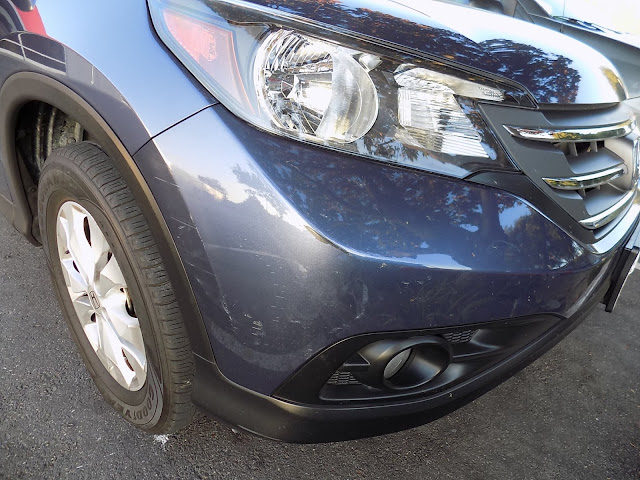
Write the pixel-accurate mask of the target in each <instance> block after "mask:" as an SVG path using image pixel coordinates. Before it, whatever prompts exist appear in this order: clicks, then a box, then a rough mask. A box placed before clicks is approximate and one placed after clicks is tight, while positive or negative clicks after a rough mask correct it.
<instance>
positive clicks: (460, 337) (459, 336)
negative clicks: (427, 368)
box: [442, 330, 478, 343]
mask: <svg viewBox="0 0 640 480" xmlns="http://www.w3.org/2000/svg"><path fill="white" fill-rule="evenodd" d="M477 331H478V330H462V331H461V332H451V333H445V334H444V335H442V336H443V337H444V338H445V340H447V341H448V342H449V343H466V342H468V341H469V340H471V338H472V337H473V336H474V335H475V333H476V332H477Z"/></svg>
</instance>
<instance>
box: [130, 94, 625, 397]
mask: <svg viewBox="0 0 640 480" xmlns="http://www.w3.org/2000/svg"><path fill="white" fill-rule="evenodd" d="M211 129H213V130H215V131H216V132H217V135H216V136H215V137H212V136H208V135H207V134H206V132H207V131H210V130H211ZM154 150H155V152H154ZM161 159H164V161H165V162H167V168H166V170H165V173H164V175H165V176H164V177H159V178H157V180H158V182H162V183H164V184H165V185H166V186H165V187H164V189H163V193H162V195H161V196H159V199H158V200H159V203H160V206H161V208H162V209H163V211H164V212H165V216H166V217H168V218H171V219H172V220H170V222H169V228H170V229H171V230H172V233H173V235H174V236H175V238H177V239H178V240H179V241H178V246H179V248H180V246H181V245H182V248H181V251H180V253H181V256H182V258H183V261H184V262H185V266H186V269H187V272H188V275H189V276H190V278H191V283H192V285H194V290H195V294H196V298H197V300H198V302H199V304H200V309H201V311H202V312H203V316H204V320H205V324H206V327H207V329H208V331H209V334H210V338H211V340H212V342H213V348H214V352H215V355H216V362H217V364H218V367H219V368H220V370H221V371H222V372H223V374H225V375H226V376H228V378H229V379H231V380H232V381H234V382H236V383H239V384H241V385H243V386H246V387H249V388H251V389H254V390H256V391H259V392H261V393H265V394H269V393H271V391H272V390H273V389H274V388H275V387H277V385H278V384H279V383H280V382H282V381H283V380H285V379H286V378H287V377H288V376H289V375H290V374H291V373H293V371H294V370H295V368H296V366H297V365H300V364H301V363H303V362H304V361H305V360H307V359H308V358H310V357H311V356H312V355H313V354H315V353H317V352H318V351H319V350H321V349H322V348H324V347H325V346H326V345H329V344H332V343H334V342H336V341H338V340H341V339H343V338H346V337H348V336H352V335H357V334H360V333H367V332H371V331H385V330H389V331H392V330H410V329H418V328H430V327H444V326H452V325H461V324H465V323H475V322H483V321H491V320H497V319H502V318H510V317H519V316H525V315H534V314H541V313H553V314H556V315H559V316H561V317H567V316H570V315H571V314H572V313H573V312H575V311H576V310H577V309H578V308H580V306H581V305H582V304H583V303H584V301H586V299H587V298H588V296H589V293H590V292H592V291H593V288H595V286H596V285H600V284H601V283H602V282H603V279H605V278H606V275H607V273H610V271H609V266H610V264H611V260H612V258H613V257H612V255H613V254H614V253H613V252H612V253H611V254H609V255H602V256H598V255H593V254H590V253H589V252H587V251H586V250H585V249H584V248H582V247H581V246H580V245H579V244H578V243H577V242H576V241H575V240H573V239H571V238H570V237H569V236H568V235H567V234H565V233H564V232H563V231H562V230H560V229H558V228H557V227H555V226H554V225H553V224H551V223H550V222H549V221H548V220H547V219H546V218H545V217H544V216H542V215H541V214H540V213H539V212H537V211H536V210H535V209H534V208H533V207H531V206H530V205H528V204H527V203H526V202H524V201H522V200H520V199H518V198H517V197H515V196H513V195H510V194H505V193H503V192H501V191H499V190H497V189H493V188H489V187H482V186H479V185H473V184H470V183H468V182H464V181H455V180H449V179H445V178H442V177H437V176H434V175H428V174H424V173H416V172H414V171H411V170H406V169H401V168H397V167H393V166H384V165H380V164H379V163H378V162H375V161H368V160H363V159H360V158H357V157H345V156H344V155H339V154H334V153H331V152H327V151H323V150H319V149H317V148H315V147H313V146H310V145H305V144H301V143H299V142H295V141H290V140H285V139H282V138H279V137H276V136H273V135H271V134H267V133H261V132H257V131H256V130H255V129H254V128H253V127H250V126H249V125H247V124H246V123H244V122H243V121H241V120H238V119H237V118H235V117H234V116H233V115H232V114H230V113H229V112H228V111H227V110H226V109H225V108H224V107H223V106H221V105H218V106H215V107H212V108H209V109H207V110H204V111H202V112H200V113H198V114H197V115H195V116H192V117H190V118H189V119H187V120H185V121H184V122H182V123H180V124H179V125H177V126H176V127H174V128H172V129H171V130H168V131H167V132H164V133H163V134H161V135H159V136H158V137H156V138H155V139H154V140H153V142H151V143H150V144H148V145H146V146H145V148H143V149H142V150H141V151H140V152H139V153H138V154H137V155H136V160H137V162H138V164H139V165H140V166H141V168H142V169H143V172H144V171H145V169H146V168H147V166H149V165H156V166H155V167H151V168H156V169H157V168H158V167H157V163H158V162H160V161H162V160H161ZM169 173H170V177H169V176H168V175H169ZM171 192H172V193H171ZM187 192H188V193H187ZM179 194H181V196H182V198H183V201H184V203H185V204H186V210H184V211H188V212H189V215H190V216H189V217H188V218H184V217H180V216H177V215H175V214H172V212H171V209H172V208H173V207H172V206H173V205H176V204H180V203H181V201H180V200H179V199H178V200H175V199H174V198H173V197H172V196H171V195H176V196H177V195H179ZM176 217H177V218H176ZM180 240H181V241H180ZM207 285H216V289H213V290H208V289H207V288H201V287H200V286H204V287H206V286H207ZM548 292H554V294H553V295H548ZM452 305H457V306H456V307H453V306H452ZM453 311H455V314H454V313H452V312H453Z"/></svg>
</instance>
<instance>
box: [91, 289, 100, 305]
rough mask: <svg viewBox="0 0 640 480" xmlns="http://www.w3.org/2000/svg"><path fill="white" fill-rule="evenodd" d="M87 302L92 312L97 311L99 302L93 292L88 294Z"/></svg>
mask: <svg viewBox="0 0 640 480" xmlns="http://www.w3.org/2000/svg"><path fill="white" fill-rule="evenodd" d="M89 301H90V302H91V306H92V307H93V309H94V310H98V309H99V308H100V300H99V299H98V294H97V293H96V292H94V291H93V290H91V291H90V292H89Z"/></svg>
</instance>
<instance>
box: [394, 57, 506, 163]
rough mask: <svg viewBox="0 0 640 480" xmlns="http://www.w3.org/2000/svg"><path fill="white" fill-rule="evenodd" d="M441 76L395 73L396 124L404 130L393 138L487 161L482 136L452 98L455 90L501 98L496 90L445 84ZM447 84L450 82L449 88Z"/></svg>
mask: <svg viewBox="0 0 640 480" xmlns="http://www.w3.org/2000/svg"><path fill="white" fill-rule="evenodd" d="M444 77H445V76H444V75H440V76H439V77H438V76H437V74H435V73H434V72H430V71H428V70H425V69H424V68H411V69H409V70H403V69H402V67H401V68H399V69H398V71H396V74H395V81H396V82H397V83H398V85H399V88H398V123H399V124H400V125H401V126H402V127H404V128H403V129H400V130H399V131H398V133H397V134H396V137H397V138H398V139H399V140H401V141H403V142H404V143H409V144H412V145H415V146H416V147H419V148H420V147H422V148H426V149H428V150H430V151H433V152H441V153H446V154H450V155H467V156H473V157H480V158H489V155H488V153H487V152H486V151H485V149H484V147H483V141H482V137H481V136H480V135H479V134H478V131H477V129H476V128H475V127H474V126H473V124H472V123H471V121H470V120H469V118H468V117H467V116H466V115H465V114H464V112H463V111H462V109H461V108H460V104H459V103H458V101H457V100H456V98H455V96H454V95H455V94H458V93H459V92H458V91H456V90H454V89H453V88H451V87H454V88H455V87H457V90H470V89H474V90H475V91H474V92H473V93H475V94H476V95H483V94H485V95H489V94H491V93H493V95H494V98H497V97H499V96H501V95H502V93H501V92H500V91H499V90H495V92H489V90H490V89H488V88H485V91H486V92H487V93H483V92H481V91H480V90H479V87H478V86H476V85H475V84H472V83H471V82H465V83H468V84H470V85H466V84H464V83H462V81H460V80H458V79H454V81H452V82H447V80H449V79H447V78H444ZM447 83H453V85H451V86H448V85H447Z"/></svg>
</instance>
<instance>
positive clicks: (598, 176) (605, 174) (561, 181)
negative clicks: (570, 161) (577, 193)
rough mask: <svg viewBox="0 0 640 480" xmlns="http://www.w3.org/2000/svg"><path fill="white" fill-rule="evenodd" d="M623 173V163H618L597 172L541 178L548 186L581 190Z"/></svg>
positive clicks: (606, 181) (601, 183)
mask: <svg viewBox="0 0 640 480" xmlns="http://www.w3.org/2000/svg"><path fill="white" fill-rule="evenodd" d="M624 174H625V167H624V165H618V166H615V167H612V168H607V169H606V170H601V171H599V172H593V173H589V174H586V175H576V176H574V177H565V178H543V180H544V181H545V182H547V184H548V185H549V186H550V187H553V188H556V189H558V190H582V189H585V188H592V187H597V186H599V185H604V184H606V183H608V182H610V181H611V180H613V179H615V178H618V177H620V176H621V175H624Z"/></svg>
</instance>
